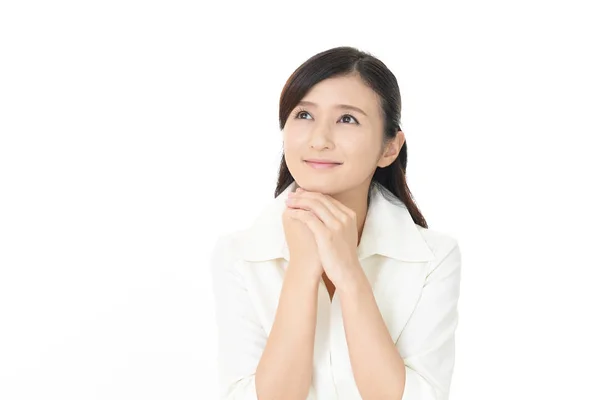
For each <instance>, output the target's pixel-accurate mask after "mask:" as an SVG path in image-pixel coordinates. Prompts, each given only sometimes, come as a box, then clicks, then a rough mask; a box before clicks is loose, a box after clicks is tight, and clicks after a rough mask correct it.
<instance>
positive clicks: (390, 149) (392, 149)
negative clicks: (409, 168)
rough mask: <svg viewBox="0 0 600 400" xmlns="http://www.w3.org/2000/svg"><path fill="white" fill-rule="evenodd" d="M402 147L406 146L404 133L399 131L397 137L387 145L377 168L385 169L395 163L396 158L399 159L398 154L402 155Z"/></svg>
mask: <svg viewBox="0 0 600 400" xmlns="http://www.w3.org/2000/svg"><path fill="white" fill-rule="evenodd" d="M402 146H404V132H402V131H400V130H399V131H398V132H397V133H396V137H394V138H393V139H392V140H390V141H389V142H388V143H387V144H386V145H385V149H384V151H383V154H382V155H381V157H380V158H379V161H378V162H377V166H378V167H379V168H385V167H387V166H388V165H390V164H391V163H393V162H394V160H395V159H396V157H398V154H400V150H401V149H402Z"/></svg>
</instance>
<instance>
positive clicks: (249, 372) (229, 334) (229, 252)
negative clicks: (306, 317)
mask: <svg viewBox="0 0 600 400" xmlns="http://www.w3.org/2000/svg"><path fill="white" fill-rule="evenodd" d="M233 250H234V249H233V246H232V245H231V239H230V238H229V237H228V236H221V237H219V238H218V240H217V243H216V245H215V247H214V249H213V251H212V254H211V264H210V266H211V276H212V284H213V295H214V297H213V298H214V301H215V317H216V323H217V335H218V345H217V351H218V375H219V399H221V400H257V399H258V398H257V394H256V386H255V381H254V374H255V371H256V367H257V365H258V362H259V361H260V357H261V355H262V352H263V349H264V347H265V345H266V342H267V335H266V333H265V331H264V330H263V328H262V326H261V325H260V323H259V321H258V319H257V317H256V315H255V312H254V310H253V308H252V304H251V302H250V299H249V297H248V293H247V291H246V288H245V287H244V282H243V281H242V277H241V275H240V274H239V272H238V271H237V269H236V262H237V257H236V256H235V253H234V251H233Z"/></svg>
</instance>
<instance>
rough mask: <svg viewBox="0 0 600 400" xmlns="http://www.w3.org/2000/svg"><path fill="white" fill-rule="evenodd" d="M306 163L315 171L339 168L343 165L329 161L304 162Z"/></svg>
mask: <svg viewBox="0 0 600 400" xmlns="http://www.w3.org/2000/svg"><path fill="white" fill-rule="evenodd" d="M304 162H305V163H306V164H308V166H310V167H312V168H315V169H329V168H335V167H337V166H340V165H342V164H341V163H337V162H327V161H321V160H318V161H317V160H314V161H311V160H304Z"/></svg>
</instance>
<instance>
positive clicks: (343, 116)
mask: <svg viewBox="0 0 600 400" xmlns="http://www.w3.org/2000/svg"><path fill="white" fill-rule="evenodd" d="M345 117H349V118H352V119H353V120H354V121H355V122H356V125H360V124H359V123H358V121H357V120H356V118H354V117H353V116H352V115H350V114H344V115H342V119H344V118H345Z"/></svg>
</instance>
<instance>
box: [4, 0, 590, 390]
mask: <svg viewBox="0 0 600 400" xmlns="http://www.w3.org/2000/svg"><path fill="white" fill-rule="evenodd" d="M593 3H594V2H592V1H589V2H584V1H569V2H567V1H562V2H558V1H545V2H542V1H538V2H533V1H523V0H519V1H501V2H500V1H498V2H490V1H452V2H442V1H439V2H432V1H420V2H410V4H409V2H398V1H396V2H392V1H388V2H383V1H368V2H355V3H353V2H348V1H344V2H337V3H334V2H323V3H317V2H316V1H302V2H279V3H273V4H272V5H267V3H266V2H257V1H254V2H242V1H239V2H237V3H236V2H227V3H218V4H217V3H214V4H205V3H203V2H197V1H195V2H194V1H187V2H183V1H162V2H158V1H144V2H142V1H137V2H134V1H123V0H121V1H102V2H99V1H98V2H82V1H70V2H66V1H60V2H59V1H53V2H41V1H40V2H30V1H4V2H2V3H1V5H0V61H1V62H0V202H1V206H0V268H1V269H0V398H1V399H3V400H17V399H36V400H37V399H62V400H67V399H76V400H81V399H111V400H117V399H128V400H129V399H145V400H149V399H190V400H191V399H215V398H216V378H217V376H216V368H215V366H216V364H215V363H216V359H215V357H216V353H215V349H216V333H215V326H214V323H213V317H214V314H213V302H212V292H211V290H212V289H211V285H210V279H209V273H208V264H207V262H208V255H209V252H210V250H211V249H212V246H213V244H214V241H215V240H216V237H217V236H218V235H219V234H221V233H224V232H229V231H231V230H234V229H240V228H242V227H244V226H246V225H247V224H248V223H250V221H251V220H252V218H253V217H254V216H255V214H256V212H258V210H259V209H260V207H262V206H263V205H264V204H266V202H267V201H270V200H271V199H272V197H273V192H274V189H275V180H276V176H277V167H278V164H279V159H280V156H281V133H280V131H279V129H278V121H277V112H278V100H279V95H280V91H281V89H282V87H283V85H284V84H285V81H286V79H287V78H288V77H289V75H290V74H291V73H292V72H293V70H294V69H295V68H296V67H297V66H298V65H300V64H301V63H302V62H303V61H304V60H306V59H307V58H309V57H310V56H312V55H313V54H316V53H317V52H320V51H322V50H325V49H328V48H330V47H334V46H340V45H350V46H355V47H358V48H359V49H361V50H366V51H369V52H371V53H372V54H373V55H375V56H377V57H379V58H381V59H382V61H383V62H384V63H386V64H387V65H388V67H390V69H391V70H392V71H393V72H394V74H395V75H396V77H397V78H398V81H399V84H400V90H401V94H402V101H403V113H402V121H401V123H402V127H403V128H404V132H405V135H406V140H407V144H408V146H409V160H408V171H407V173H408V180H409V186H410V188H411V190H412V192H413V194H414V196H415V199H416V201H417V203H418V205H419V207H420V208H421V210H422V211H423V213H424V215H425V217H426V219H427V221H428V222H429V225H430V228H431V229H436V230H441V231H446V232H448V233H451V234H453V235H455V236H456V237H457V238H458V240H459V243H460V245H461V250H462V254H463V280H462V286H461V288H462V291H461V299H460V324H459V328H458V331H457V358H456V366H455V375H454V379H453V383H452V396H451V399H452V400H461V399H477V400H480V399H486V400H494V399H503V400H504V399H528V400H529V399H566V398H569V399H598V398H600V393H599V391H600V390H599V387H598V384H597V382H598V375H599V373H600V367H599V364H598V359H599V357H600V348H599V345H598V339H597V338H598V337H600V328H599V326H600V324H599V322H600V321H599V320H600V312H599V311H598V308H599V307H598V305H599V304H600V293H599V292H600V290H599V289H598V283H597V281H598V278H599V268H600V261H599V259H600V254H599V253H598V250H597V249H598V241H599V239H600V233H599V232H600V231H599V215H598V211H597V207H598V204H600V198H599V197H598V189H599V186H600V185H599V183H598V182H599V179H598V178H597V175H598V173H599V172H600V166H599V164H598V161H597V147H596V145H597V144H598V135H599V134H600V122H599V121H598V118H599V111H598V110H599V109H600V100H599V99H600V79H599V73H598V71H600V61H599V50H598V49H599V48H600V45H599V40H598V38H599V37H600V29H599V25H598V20H599V15H598V13H597V12H596V11H593V7H592V6H593ZM408 400H411V399H408Z"/></svg>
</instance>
